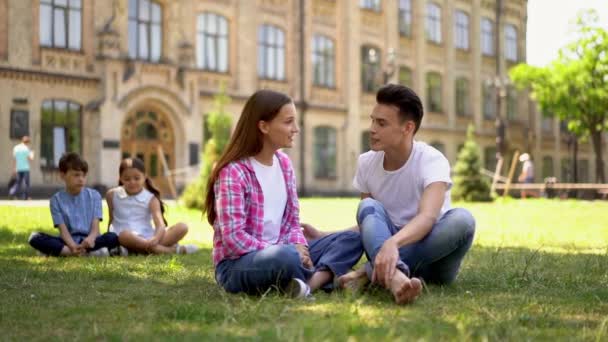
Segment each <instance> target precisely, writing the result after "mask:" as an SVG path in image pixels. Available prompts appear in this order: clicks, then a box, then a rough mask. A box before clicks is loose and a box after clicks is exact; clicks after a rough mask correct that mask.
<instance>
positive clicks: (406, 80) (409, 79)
mask: <svg viewBox="0 0 608 342" xmlns="http://www.w3.org/2000/svg"><path fill="white" fill-rule="evenodd" d="M399 84H401V85H404V86H406V87H410V88H412V87H413V86H414V78H413V76H412V69H410V68H408V67H406V66H401V67H399Z"/></svg>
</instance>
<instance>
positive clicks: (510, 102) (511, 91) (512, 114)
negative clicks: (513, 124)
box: [507, 87, 517, 120]
mask: <svg viewBox="0 0 608 342" xmlns="http://www.w3.org/2000/svg"><path fill="white" fill-rule="evenodd" d="M515 119H517V90H515V88H513V87H509V88H507V120H515Z"/></svg>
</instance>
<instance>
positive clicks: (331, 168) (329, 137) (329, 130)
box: [314, 126, 336, 178]
mask: <svg viewBox="0 0 608 342" xmlns="http://www.w3.org/2000/svg"><path fill="white" fill-rule="evenodd" d="M314 137H315V142H314V144H315V161H314V169H315V178H335V177H336V129H335V128H333V127H329V126H317V127H315V129H314Z"/></svg>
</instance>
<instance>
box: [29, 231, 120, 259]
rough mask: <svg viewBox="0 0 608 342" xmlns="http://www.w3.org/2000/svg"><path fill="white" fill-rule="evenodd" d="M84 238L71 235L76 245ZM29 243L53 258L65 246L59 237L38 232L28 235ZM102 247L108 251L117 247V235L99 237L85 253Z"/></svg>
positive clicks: (84, 236)
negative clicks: (93, 245)
mask: <svg viewBox="0 0 608 342" xmlns="http://www.w3.org/2000/svg"><path fill="white" fill-rule="evenodd" d="M86 237H87V236H86V235H82V234H74V235H72V238H73V239H74V242H76V243H81V242H82V240H84V239H85V238H86ZM29 243H30V246H32V247H34V248H35V249H37V250H39V251H40V252H41V253H43V254H46V255H53V256H59V255H60V254H61V250H62V249H63V246H65V242H63V239H62V238H61V237H59V236H52V235H49V234H45V233H39V232H34V233H32V235H30V239H29ZM103 247H107V248H108V249H112V248H116V247H118V235H116V234H114V233H105V234H102V235H99V236H98V237H97V238H96V239H95V247H93V248H91V249H87V252H90V251H95V250H98V249H100V248H103Z"/></svg>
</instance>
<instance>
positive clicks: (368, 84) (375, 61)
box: [361, 46, 380, 93]
mask: <svg viewBox="0 0 608 342" xmlns="http://www.w3.org/2000/svg"><path fill="white" fill-rule="evenodd" d="M379 73H380V50H379V49H377V48H375V47H371V46H363V47H362V48H361V87H362V89H363V91H364V92H367V93H373V92H375V91H376V89H377V88H378V87H379V85H380V82H378V75H379Z"/></svg>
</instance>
